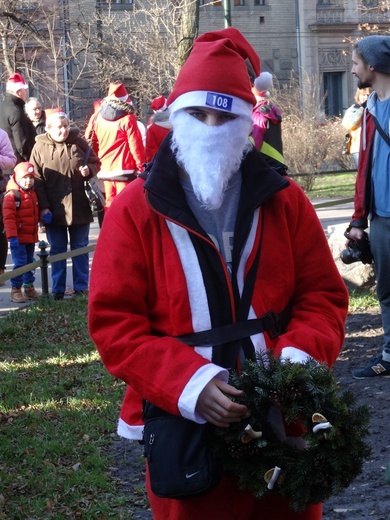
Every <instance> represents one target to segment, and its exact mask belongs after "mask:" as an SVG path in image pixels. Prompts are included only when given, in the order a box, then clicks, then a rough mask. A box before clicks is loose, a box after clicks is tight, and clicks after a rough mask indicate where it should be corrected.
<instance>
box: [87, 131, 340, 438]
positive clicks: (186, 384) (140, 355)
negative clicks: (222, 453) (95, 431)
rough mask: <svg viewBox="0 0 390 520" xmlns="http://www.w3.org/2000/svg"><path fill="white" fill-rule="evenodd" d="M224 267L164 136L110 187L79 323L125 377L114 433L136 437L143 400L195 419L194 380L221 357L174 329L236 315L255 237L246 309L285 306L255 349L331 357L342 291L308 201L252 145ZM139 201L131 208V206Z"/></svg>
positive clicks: (203, 379) (205, 377)
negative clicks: (144, 173)
mask: <svg viewBox="0 0 390 520" xmlns="http://www.w3.org/2000/svg"><path fill="white" fill-rule="evenodd" d="M241 171H242V179H243V180H242V191H241V198H240V205H239V209H238V214H237V223H236V231H235V235H234V246H233V260H232V277H230V275H229V273H228V271H227V268H226V265H225V263H224V261H223V258H222V256H221V254H220V252H219V251H218V250H217V248H216V246H215V245H214V243H213V241H212V240H210V238H209V237H208V235H207V234H206V233H205V231H204V230H203V229H202V228H201V227H200V226H199V224H198V223H197V221H196V220H195V218H194V216H193V214H192V212H191V211H190V210H189V207H188V205H187V202H186V198H185V195H184V192H183V189H182V187H181V185H180V182H179V179H178V167H177V164H176V162H175V159H174V157H173V155H172V153H171V151H170V142H169V140H165V141H164V143H163V145H162V147H161V148H160V150H159V152H158V153H157V155H156V157H155V160H154V162H153V165H152V167H151V170H150V173H149V176H148V178H147V180H146V182H144V181H143V180H142V179H140V178H139V179H137V180H136V181H134V182H133V183H132V184H131V186H130V187H129V188H128V189H126V190H124V191H123V192H122V193H120V195H118V196H117V197H116V199H115V200H114V203H113V205H112V206H111V208H110V212H109V213H108V214H107V220H106V221H105V222H104V226H103V228H102V230H101V234H100V236H99V240H98V243H97V247H96V250H95V254H94V259H93V266H92V272H91V284H90V296H89V327H90V333H91V336H92V339H93V341H94V342H95V344H96V346H97V348H98V350H99V352H100V355H101V357H102V360H103V363H104V364H105V366H106V367H107V369H108V371H109V372H110V373H111V374H112V375H113V376H114V377H117V378H119V379H121V380H123V381H124V382H125V383H126V384H127V390H126V394H125V398H124V402H123V406H122V410H121V417H120V420H119V425H118V433H119V434H120V435H122V436H124V437H128V438H132V439H140V438H141V437H142V428H143V427H142V399H147V400H148V401H150V402H153V403H154V404H155V405H157V406H159V407H161V408H163V409H165V410H166V411H168V412H169V413H172V414H181V415H183V416H184V417H187V418H189V419H192V420H196V421H199V422H201V421H202V419H201V418H199V417H197V416H196V411H194V410H195V406H196V400H197V397H198V396H199V393H200V391H201V390H202V389H203V388H204V386H205V385H206V384H207V383H208V382H209V381H210V380H211V379H212V378H213V377H214V376H215V375H218V374H221V377H224V375H225V371H224V369H223V367H229V363H228V362H226V357H225V353H226V352H228V350H226V349H224V348H223V347H222V348H220V347H217V348H211V347H202V346H199V347H189V346H187V345H186V344H184V343H183V342H182V341H180V340H178V339H175V336H181V335H184V334H188V333H191V332H194V331H195V332H196V331H201V330H207V329H209V328H211V327H217V326H221V325H226V324H228V323H232V322H235V321H236V319H237V317H236V304H237V294H239V292H240V288H242V285H243V283H244V279H245V277H246V275H247V273H248V270H249V268H250V266H251V265H252V263H253V260H254V256H255V254H256V251H257V249H258V248H261V250H260V261H259V265H258V268H257V274H256V281H255V287H254V294H253V298H252V307H251V310H250V313H249V318H251V317H255V316H257V317H260V316H262V315H263V314H265V313H266V312H268V311H270V310H273V311H275V312H277V313H280V312H281V311H283V310H284V309H286V308H287V307H289V308H290V320H289V323H288V326H287V329H286V332H285V333H284V334H282V335H281V336H279V337H277V338H275V339H271V338H270V337H269V336H268V335H267V333H265V334H257V335H256V337H252V338H251V339H252V341H253V343H254V346H255V349H256V350H261V349H264V348H268V349H270V348H272V349H274V351H275V354H280V353H281V351H282V349H283V348H284V347H289V346H290V347H296V348H298V349H300V350H301V351H304V352H306V353H307V354H309V355H310V356H312V357H314V358H315V359H317V360H319V361H323V362H326V363H327V364H328V365H332V364H333V363H334V361H335V360H336V358H337V355H338V353H339V351H340V349H341V346H342V343H343V338H344V320H345V317H346V313H347V307H348V303H347V301H348V300H347V291H346V288H345V285H344V283H343V281H342V279H341V277H340V275H339V273H338V271H337V268H336V266H335V263H334V261H333V258H332V256H331V253H330V250H329V247H328V244H327V241H326V237H325V234H324V232H323V230H322V227H321V224H320V222H319V221H318V218H317V216H316V214H315V211H314V209H313V207H312V204H311V203H310V201H309V200H308V199H307V197H306V196H305V194H304V193H303V191H302V190H301V188H299V187H298V186H297V185H296V184H295V183H294V182H292V181H288V180H286V179H285V178H283V177H281V176H280V175H279V174H278V173H276V172H275V171H274V170H272V169H270V168H269V166H268V165H267V164H266V162H265V161H264V159H263V158H262V157H261V155H260V154H259V153H258V152H256V150H255V149H253V151H251V152H250V153H249V154H248V155H247V156H246V158H245V159H244V161H243V163H242V167H241ZM135 204H136V205H137V211H136V212H134V211H132V208H133V207H134V205H135Z"/></svg>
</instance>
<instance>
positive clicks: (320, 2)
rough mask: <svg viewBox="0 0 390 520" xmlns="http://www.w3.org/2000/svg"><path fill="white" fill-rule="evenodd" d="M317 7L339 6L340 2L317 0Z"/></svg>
mask: <svg viewBox="0 0 390 520" xmlns="http://www.w3.org/2000/svg"><path fill="white" fill-rule="evenodd" d="M317 5H339V0H317Z"/></svg>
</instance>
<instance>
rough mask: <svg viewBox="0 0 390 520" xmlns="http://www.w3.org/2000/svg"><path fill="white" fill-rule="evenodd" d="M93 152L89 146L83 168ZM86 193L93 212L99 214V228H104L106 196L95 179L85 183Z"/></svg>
mask: <svg viewBox="0 0 390 520" xmlns="http://www.w3.org/2000/svg"><path fill="white" fill-rule="evenodd" d="M91 150H92V148H91V147H90V146H89V145H88V148H87V151H86V152H85V157H84V161H83V166H85V165H86V164H87V162H88V159H89V156H90V154H91ZM84 191H85V195H86V196H87V199H88V201H89V205H90V206H91V210H92V211H96V212H97V216H98V221H99V226H100V227H102V223H103V218H104V205H105V200H104V195H103V193H102V192H101V191H100V188H99V186H98V184H97V182H96V180H95V179H94V178H92V179H88V180H85V181H84Z"/></svg>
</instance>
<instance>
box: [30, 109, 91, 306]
mask: <svg viewBox="0 0 390 520" xmlns="http://www.w3.org/2000/svg"><path fill="white" fill-rule="evenodd" d="M46 127H47V132H46V133H45V134H43V135H38V136H37V139H36V144H35V146H34V149H33V152H32V154H31V163H32V164H33V165H34V168H35V172H36V180H35V191H36V193H37V196H38V202H39V210H40V215H41V220H42V222H44V224H45V227H46V235H47V239H48V241H49V243H50V253H51V254H52V255H55V254H59V253H64V252H66V250H67V248H68V233H69V242H70V249H71V250H74V249H79V248H82V247H84V246H86V245H88V240H89V227H90V223H91V222H92V221H93V216H92V212H91V208H90V205H89V201H88V199H87V197H86V195H85V191H84V180H85V179H89V178H91V177H93V176H95V175H96V174H97V172H98V170H99V164H100V163H99V159H98V157H97V156H96V154H95V153H94V152H93V150H92V151H91V152H90V155H89V158H88V160H87V164H85V165H84V159H85V156H86V153H87V149H88V143H87V141H86V140H85V139H84V138H83V137H82V136H81V135H80V131H79V129H78V128H70V125H69V119H68V117H67V115H66V114H65V113H64V112H62V110H61V109H50V110H46ZM72 269H73V289H74V291H75V293H76V294H82V293H84V292H85V291H86V290H87V288H88V278H89V258H88V253H86V254H83V255H79V256H75V257H73V259H72ZM51 272H52V292H53V294H54V298H55V299H62V298H63V297H64V293H65V289H66V260H61V261H59V262H55V263H53V264H52V270H51Z"/></svg>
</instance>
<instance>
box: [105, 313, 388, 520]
mask: <svg viewBox="0 0 390 520" xmlns="http://www.w3.org/2000/svg"><path fill="white" fill-rule="evenodd" d="M381 333H382V329H381V320H380V315H379V314H378V312H358V313H355V314H351V315H350V316H349V317H348V319H347V335H346V341H345V345H344V348H343V350H342V352H341V354H340V356H339V358H338V360H337V362H336V364H335V366H334V373H335V376H336V378H337V381H338V382H339V383H340V388H341V389H342V390H350V391H352V392H353V393H354V394H355V395H356V396H357V402H358V404H366V405H367V406H368V407H369V409H370V411H371V421H370V438H369V439H368V442H369V444H370V446H371V447H372V453H371V456H370V458H369V460H368V461H367V462H366V463H365V464H364V468H363V472H362V474H361V475H360V476H359V477H357V478H356V479H355V481H354V482H353V483H352V485H351V486H350V487H349V488H348V489H346V490H345V491H344V492H343V493H341V494H340V495H337V496H335V497H332V498H331V499H330V500H328V501H327V502H326V503H325V504H324V515H323V518H324V519H325V520H341V519H342V520H361V519H364V518H370V519H372V520H390V499H389V494H390V486H389V485H388V484H386V482H385V470H386V465H387V463H388V462H389V461H390V428H389V422H390V378H383V377H382V378H381V377H377V378H373V379H365V380H355V379H353V378H352V376H351V372H352V370H354V369H355V368H361V367H363V366H364V365H365V364H366V363H367V362H368V361H369V360H370V359H371V358H372V357H374V356H375V355H376V354H378V352H379V348H380V342H381ZM112 453H113V455H114V456H115V459H116V462H117V464H116V469H115V472H114V475H115V477H116V478H117V479H118V492H120V493H123V494H124V495H125V496H126V497H127V506H126V508H127V511H128V514H129V516H127V515H126V518H128V519H129V520H130V519H131V520H132V519H139V520H151V519H152V518H153V517H152V514H151V512H150V510H149V508H148V503H147V499H146V497H145V493H144V490H143V478H144V475H143V467H144V464H143V458H142V447H141V446H140V445H139V444H138V443H127V442H124V441H120V440H118V441H117V442H115V443H114V445H113V446H112ZM123 518H124V517H123ZM278 520H288V519H278Z"/></svg>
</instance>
